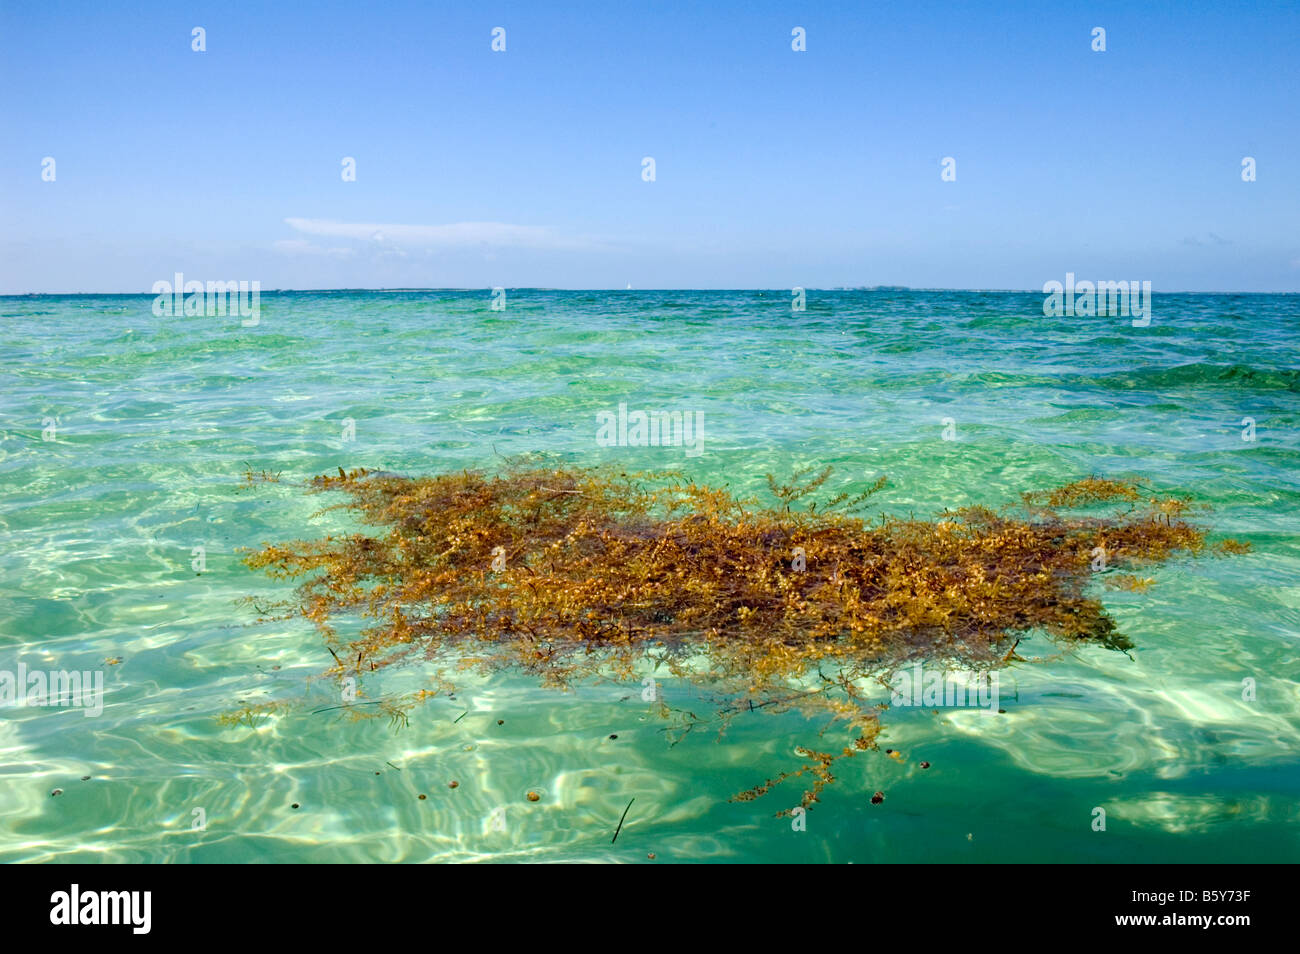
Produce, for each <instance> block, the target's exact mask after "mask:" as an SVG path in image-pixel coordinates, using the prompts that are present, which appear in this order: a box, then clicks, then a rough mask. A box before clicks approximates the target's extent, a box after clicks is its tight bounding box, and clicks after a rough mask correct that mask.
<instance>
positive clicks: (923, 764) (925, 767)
mask: <svg viewBox="0 0 1300 954" xmlns="http://www.w3.org/2000/svg"><path fill="white" fill-rule="evenodd" d="M929 767H930V763H929V762H922V763H921V768H923V769H928V768H929Z"/></svg>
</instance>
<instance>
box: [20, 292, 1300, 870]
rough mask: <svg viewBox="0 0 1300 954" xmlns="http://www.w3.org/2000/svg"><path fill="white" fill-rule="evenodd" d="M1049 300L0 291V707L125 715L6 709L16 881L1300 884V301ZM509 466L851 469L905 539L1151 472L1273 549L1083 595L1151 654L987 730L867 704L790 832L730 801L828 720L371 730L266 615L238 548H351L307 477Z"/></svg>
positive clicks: (456, 706) (1092, 653) (465, 684)
mask: <svg viewBox="0 0 1300 954" xmlns="http://www.w3.org/2000/svg"><path fill="white" fill-rule="evenodd" d="M1044 297H1045V296H1044V295H1043V294H1040V293H1021V292H973V291H972V292H953V291H933V292H922V291H907V290H898V289H887V290H862V291H848V290H846V291H819V290H813V289H810V290H808V291H807V292H806V302H805V308H804V310H801V311H800V310H796V309H795V307H792V302H793V301H794V300H795V299H794V296H792V294H791V293H790V292H789V291H783V290H778V291H634V290H627V291H599V292H594V291H593V292H582V291H543V290H532V289H508V290H505V291H504V292H503V293H499V294H497V295H493V294H492V293H490V292H488V291H485V290H475V291H421V290H413V291H400V292H378V291H355V292H354V291H338V292H272V291H267V292H263V293H261V296H260V301H259V306H258V307H259V312H258V315H257V320H256V323H249V322H248V321H247V319H243V320H241V317H240V316H239V315H238V314H235V315H232V314H223V315H213V316H209V315H191V316H185V315H184V314H183V313H181V314H177V315H166V314H164V315H157V314H155V312H154V308H153V305H154V298H153V296H147V295H72V296H53V295H45V296H26V297H7V298H0V321H3V329H4V334H3V337H2V338H0V395H2V396H3V400H2V401H0V432H2V434H0V436H2V437H3V439H2V440H0V566H2V568H3V572H2V578H3V581H4V586H3V590H0V689H3V674H4V673H10V674H17V673H18V672H19V671H20V668H21V670H22V671H23V672H25V673H30V672H36V671H42V672H58V673H77V674H84V675H85V681H84V685H88V686H93V685H96V684H98V685H99V686H100V687H102V692H100V693H99V694H98V695H95V696H94V699H93V700H91V701H94V702H95V704H93V705H92V704H90V703H89V702H88V703H87V704H86V705H72V704H62V705H35V704H32V699H31V698H30V697H28V698H26V699H23V698H19V697H17V696H11V697H10V698H9V699H8V700H6V699H5V698H4V697H3V694H2V693H0V774H2V775H3V782H2V783H0V861H79V862H88V861H89V862H95V861H141V862H146V861H147V862H161V861H166V862H248V861H283V862H347V861H447V860H476V861H519V860H534V861H589V860H599V861H620V862H638V863H660V864H661V863H667V862H760V861H786V862H808V861H823V862H855V863H864V862H902V861H909V862H910V861H972V862H1012V861H1048V862H1055V861H1061V862H1064V861H1083V862H1090V861H1095V862H1151V861H1165V862H1185V861H1194V862H1228V861H1274V862H1285V861H1290V862H1294V861H1296V860H1300V825H1298V824H1297V822H1300V799H1298V798H1297V794H1298V793H1300V755H1298V753H1300V682H1298V681H1297V680H1298V678H1300V427H1298V425H1300V354H1298V349H1297V342H1300V296H1297V295H1244V294H1243V295H1235V294H1160V293H1159V292H1157V293H1156V294H1155V295H1154V297H1153V298H1152V300H1151V309H1150V316H1149V317H1150V320H1149V323H1146V324H1141V323H1139V324H1138V325H1135V323H1134V322H1133V321H1131V320H1130V319H1129V318H1128V317H1126V316H1125V317H1121V316H1115V315H1109V314H1107V315H1095V314H1072V315H1064V314H1059V315H1058V314H1052V315H1048V314H1045V313H1044V312H1045V308H1044ZM494 303H496V304H497V306H498V307H497V308H494V307H493V306H494ZM640 415H644V417H641V416H640ZM674 415H680V417H675V416H674ZM649 419H654V420H656V421H661V422H664V427H663V429H662V432H661V431H660V430H659V429H657V428H656V430H655V434H656V437H655V439H653V440H652V439H650V437H649V436H648V432H647V431H646V429H645V428H642V427H639V426H638V422H640V421H645V420H649ZM669 421H671V422H673V424H672V426H671V427H670V426H669V424H668V422H669ZM679 421H680V426H679V425H678V423H677V422H679ZM516 455H530V456H532V457H535V458H536V459H539V460H550V461H554V462H557V463H563V464H566V465H581V466H587V465H597V464H614V465H617V466H619V467H625V468H628V469H636V470H664V469H673V470H678V471H681V472H683V473H685V474H687V475H689V476H690V477H692V478H695V479H697V480H699V481H701V482H706V483H714V484H726V485H728V486H729V487H731V488H732V489H734V490H736V491H737V492H739V493H744V494H754V495H756V496H760V497H761V496H762V495H763V494H765V493H766V487H767V483H766V479H765V475H766V474H768V473H771V474H773V475H775V476H777V477H783V476H788V475H789V474H791V473H792V472H794V471H797V470H800V469H803V468H807V467H817V468H821V467H825V466H830V467H832V468H833V470H832V476H831V478H830V480H829V481H828V487H829V488H831V489H837V490H838V489H842V490H860V489H863V488H864V487H865V486H866V485H868V484H869V483H871V482H872V481H874V480H875V479H876V478H877V477H878V476H880V475H887V477H888V486H887V488H886V489H885V490H884V491H883V492H881V493H880V494H878V495H877V496H876V497H874V498H872V505H873V507H874V508H875V509H877V510H880V511H883V512H885V513H890V514H896V515H907V514H915V515H917V516H918V517H920V516H925V517H930V516H933V515H934V514H936V513H938V512H939V511H942V510H943V509H944V508H950V507H961V506H968V505H974V504H983V505H988V506H992V507H997V506H1000V505H1002V504H1006V503H1011V502H1014V501H1015V500H1017V499H1018V498H1019V495H1020V494H1021V493H1022V492H1023V491H1029V490H1036V489H1043V488H1048V487H1053V486H1057V485H1060V484H1063V483H1066V482H1068V481H1071V480H1075V479H1078V478H1081V477H1086V476H1089V475H1097V476H1105V477H1137V478H1142V479H1145V480H1148V481H1150V482H1151V485H1152V486H1153V487H1155V488H1156V489H1159V490H1161V491H1165V492H1170V493H1180V494H1186V495H1188V496H1189V497H1190V498H1191V499H1192V500H1193V501H1194V502H1195V503H1197V504H1205V505H1208V506H1209V507H1210V508H1212V509H1210V510H1208V511H1207V512H1206V513H1204V514H1203V515H1200V516H1198V518H1197V519H1198V521H1199V522H1201V523H1202V524H1204V525H1206V526H1208V527H1210V528H1211V529H1212V531H1213V535H1214V536H1215V537H1219V536H1231V537H1234V538H1236V539H1240V540H1244V541H1247V542H1249V543H1250V544H1251V545H1252V547H1253V550H1252V552H1250V553H1248V554H1244V555H1233V556H1202V557H1197V558H1190V557H1188V558H1184V559H1175V560H1173V561H1171V562H1169V563H1167V564H1164V565H1162V566H1159V567H1156V568H1154V569H1153V570H1151V571H1150V573H1149V574H1148V575H1149V576H1151V577H1152V578H1153V579H1154V580H1155V584H1154V586H1152V587H1151V588H1150V589H1147V590H1145V591H1125V590H1109V589H1105V590H1103V589H1102V588H1100V587H1098V591H1097V592H1098V594H1099V597H1100V598H1101V599H1102V600H1103V602H1104V603H1105V605H1106V607H1107V609H1108V610H1109V612H1110V613H1111V615H1112V616H1113V617H1114V618H1115V619H1116V621H1117V622H1118V624H1119V626H1120V629H1121V630H1122V631H1123V632H1124V633H1125V634H1126V635H1127V636H1128V637H1129V638H1130V639H1131V640H1132V641H1133V642H1134V644H1135V648H1133V649H1132V650H1130V651H1129V652H1128V653H1123V652H1116V651H1113V650H1108V649H1104V648H1102V647H1100V646H1085V647H1081V648H1078V649H1076V650H1073V651H1071V652H1068V653H1066V652H1063V651H1061V650H1060V649H1059V647H1056V646H1054V645H1053V644H1051V643H1050V642H1048V641H1047V640H1045V639H1042V638H1036V637H1033V636H1031V637H1029V638H1028V639H1027V640H1026V641H1025V643H1023V644H1022V646H1021V649H1020V652H1021V653H1022V655H1034V656H1037V657H1043V658H1041V659H1040V661H1037V662H1032V663H1024V664H1017V665H1015V666H1012V667H1010V668H1009V669H1006V670H1004V671H1002V673H1001V684H1000V707H1001V708H1002V709H1004V710H1005V711H1004V712H1003V713H1001V714H997V713H989V712H986V711H979V710H977V709H975V708H971V707H960V706H943V707H939V708H930V707H913V708H906V707H895V708H893V709H891V710H889V711H888V712H886V713H884V714H883V715H882V722H883V724H884V729H883V731H882V735H881V745H882V750H881V751H880V752H869V753H865V754H863V755H862V756H859V757H857V758H854V759H851V760H845V761H843V762H841V763H837V768H836V774H837V779H836V781H835V783H834V784H833V785H831V786H829V787H828V788H827V789H826V790H825V792H824V793H823V795H822V797H821V801H820V802H819V803H818V804H817V805H816V806H815V807H814V810H812V811H811V812H809V813H808V814H807V816H806V817H805V818H803V819H802V822H803V827H802V828H800V827H798V826H794V825H792V822H791V820H790V819H789V818H780V817H776V815H777V812H779V811H780V810H782V809H784V808H788V807H789V806H790V805H792V804H795V803H796V802H797V800H798V794H799V791H800V784H799V782H797V781H794V782H791V783H787V784H786V785H783V786H779V787H777V788H776V789H774V790H773V791H772V792H770V793H768V794H767V795H765V796H763V797H762V798H759V799H756V800H753V801H749V802H735V801H731V800H730V798H731V796H733V795H735V794H736V793H738V792H741V791H743V790H745V789H748V788H750V787H752V786H753V785H755V784H756V783H759V782H761V781H763V780H764V779H766V778H769V777H771V776H772V775H774V774H776V772H779V771H782V770H788V769H794V768H797V767H798V766H799V764H800V760H799V757H798V756H797V755H796V754H795V751H794V750H795V747H796V746H801V745H811V746H812V747H813V748H817V747H818V745H819V744H823V743H824V744H829V745H836V746H838V745H839V744H841V743H840V742H834V743H831V742H826V740H825V739H824V738H823V737H822V736H821V735H820V734H821V733H822V731H823V729H824V728H825V726H824V719H821V720H816V719H810V718H808V717H806V716H801V715H799V714H798V713H793V712H791V713H782V714H767V713H755V714H754V715H753V716H752V717H746V718H740V719H736V720H734V721H733V722H732V723H731V724H730V725H729V726H728V727H727V729H726V731H725V733H719V732H718V731H716V729H700V730H697V731H693V732H690V733H687V734H686V735H684V736H681V735H680V733H674V732H672V731H671V729H672V726H671V725H670V724H668V723H666V722H665V720H664V719H663V718H662V717H661V716H660V715H659V714H658V711H657V709H656V707H655V706H654V705H652V704H647V702H646V701H645V700H644V699H643V698H642V691H641V684H640V683H639V682H629V683H628V684H626V685H613V684H606V685H589V686H583V687H580V688H577V689H575V690H574V691H571V692H560V691H556V690H553V689H549V688H544V687H541V686H538V685H536V684H535V683H534V682H532V681H530V680H529V679H527V678H525V677H523V676H520V675H511V674H497V675H494V676H484V675H480V674H474V673H468V672H467V673H464V674H458V675H457V676H456V683H457V692H456V694H455V698H448V697H447V696H445V695H442V696H438V697H436V698H434V699H431V700H430V701H428V702H427V703H425V704H424V705H422V706H420V707H418V708H416V709H414V710H412V711H411V712H410V713H409V721H408V722H407V723H405V724H403V723H402V722H401V721H390V720H386V719H382V718H379V719H360V720H358V719H354V718H351V717H350V715H349V712H348V711H347V710H346V709H340V708H339V707H338V705H337V688H336V686H335V685H334V683H333V682H331V681H330V680H326V679H322V678H321V673H323V672H324V671H325V669H327V668H328V667H329V666H330V665H331V664H332V660H331V658H330V656H329V653H328V652H327V650H326V648H325V646H324V644H323V642H322V640H321V637H320V636H319V635H318V634H317V633H316V632H315V631H314V630H313V629H312V628H311V627H310V626H309V625H307V624H306V623H304V622H302V621H301V620H289V621H272V622H259V614H258V612H257V609H256V606H257V605H260V603H261V602H262V601H265V602H268V603H269V602H270V601H273V600H276V599H282V598H285V597H286V596H288V595H290V593H291V589H292V585H291V584H290V583H287V582H284V581H279V580H274V579H270V578H268V577H266V576H264V575H262V574H259V573H255V572H253V571H252V570H250V569H248V568H247V567H245V566H244V565H243V563H242V562H241V558H242V555H243V552H244V550H245V548H256V547H258V546H259V545H261V544H263V543H266V542H272V541H284V540H293V539H303V538H312V537H317V536H323V535H324V534H325V533H327V532H331V531H332V530H333V529H335V528H339V527H345V526H347V517H346V515H344V514H341V513H339V512H338V511H331V512H327V513H324V514H320V513H318V511H320V510H321V508H322V507H326V506H328V505H329V504H330V503H332V502H334V501H331V500H330V499H328V498H327V497H321V496H308V495H306V494H305V493H304V492H303V487H302V482H303V481H305V480H306V479H308V478H310V477H312V476H313V475H315V474H319V473H325V472H335V471H336V470H337V469H338V468H339V467H343V468H348V469H350V468H353V467H368V468H371V469H382V470H388V471H394V472H398V473H404V474H427V473H438V472H446V471H453V470H461V469H466V468H468V469H481V470H486V471H493V470H495V469H496V468H499V467H500V466H502V464H503V462H504V461H505V460H507V459H509V458H512V457H514V456H516ZM248 472H252V473H255V474H260V473H262V472H266V473H267V474H272V475H275V474H278V475H279V478H280V479H279V481H278V482H269V483H268V482H261V483H253V484H249V483H248V482H246V481H245V480H244V479H243V477H244V475H245V474H246V473H248ZM246 597H252V601H253V602H252V603H249V602H245V601H244V599H245V598H246ZM427 676H428V674H427V673H422V672H421V671H420V670H419V667H409V668H407V669H403V670H400V671H397V670H395V671H390V672H383V673H376V674H375V675H374V676H373V678H370V677H368V678H366V679H363V680H362V682H363V685H362V686H361V687H360V690H361V692H362V696H361V697H362V698H363V699H381V698H383V697H385V696H386V695H388V694H390V693H395V692H400V691H409V690H410V689H411V688H412V687H415V686H419V685H420V684H421V680H422V679H426V678H427ZM13 678H15V679H16V676H14V677H13ZM660 689H661V691H662V694H663V699H664V700H665V701H666V702H667V703H668V704H670V705H671V706H673V707H674V708H677V709H681V710H683V711H703V710H705V709H707V707H708V706H709V705H710V704H711V701H713V700H711V699H710V697H709V695H708V693H707V692H706V691H704V690H702V689H700V688H699V687H695V686H691V685H688V684H685V683H682V682H680V681H675V680H672V679H664V680H662V681H661V682H660ZM90 696H91V694H89V693H87V694H86V698H87V699H90ZM96 700H97V701H96ZM46 701H49V700H48V699H47V700H46ZM64 701H65V702H66V700H64ZM83 701H85V700H83ZM101 706H102V709H100V711H95V710H96V709H99V707H101ZM240 712H243V713H245V717H244V718H243V719H242V720H241V719H239V718H234V719H232V718H229V716H230V715H231V714H232V713H235V714H238V713H240ZM223 715H225V716H227V717H228V718H226V719H225V720H223V719H222V716H223ZM828 736H829V733H828ZM885 746H889V747H892V748H894V749H895V750H896V751H897V752H898V753H901V756H902V757H901V758H894V757H888V756H886V755H885V754H884V752H883V748H884V747H885ZM922 761H925V762H927V763H928V764H929V767H928V768H925V769H922V768H921V767H920V763H921V762H922ZM453 781H454V782H456V783H457V784H456V786H455V787H452V785H451V783H452V782H453ZM530 792H531V793H533V794H535V795H536V796H538V797H537V799H536V800H535V801H534V800H530V798H529V797H528V793H530ZM875 792H881V793H882V794H883V795H884V798H883V799H882V800H880V801H879V802H878V803H875V804H873V803H872V799H871V796H872V794H873V793H875ZM420 796H425V797H423V798H421V797H420ZM1098 810H1100V813H1099V811H1098ZM625 811H626V815H625V816H624V812H625ZM621 817H622V825H621V828H619V827H618V826H619V823H620V818H621ZM1099 820H1101V821H1102V824H1100V825H1099ZM616 831H617V832H618V834H617V838H614V837H613V836H614V835H615V832H616ZM652 856H653V857H652Z"/></svg>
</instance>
